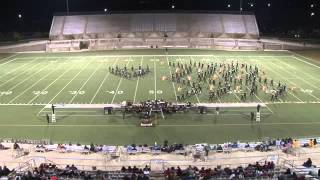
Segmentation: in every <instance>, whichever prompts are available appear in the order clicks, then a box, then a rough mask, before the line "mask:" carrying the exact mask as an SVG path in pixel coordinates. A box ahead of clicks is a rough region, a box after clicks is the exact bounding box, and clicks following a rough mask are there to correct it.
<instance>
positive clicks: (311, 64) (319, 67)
mask: <svg viewBox="0 0 320 180" xmlns="http://www.w3.org/2000/svg"><path fill="white" fill-rule="evenodd" d="M289 52H291V53H292V54H295V55H297V56H300V57H303V58H305V59H308V60H309V61H314V60H312V59H310V58H308V57H305V56H302V55H300V54H297V53H295V52H292V51H289ZM293 57H295V56H293ZM295 59H296V60H298V61H301V62H304V63H306V64H309V65H310V66H313V67H316V68H318V69H320V66H317V65H315V64H313V63H310V62H308V61H304V60H302V59H299V58H295Z"/></svg>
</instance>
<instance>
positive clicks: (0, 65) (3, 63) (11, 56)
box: [0, 54, 18, 66]
mask: <svg viewBox="0 0 320 180" xmlns="http://www.w3.org/2000/svg"><path fill="white" fill-rule="evenodd" d="M17 55H18V54H13V55H11V56H9V57H5V58H2V59H0V61H2V60H4V59H10V58H12V57H15V56H17ZM14 60H17V58H14V59H12V60H10V61H7V62H5V63H1V64H0V66H2V65H5V64H8V63H10V62H12V61H14Z"/></svg>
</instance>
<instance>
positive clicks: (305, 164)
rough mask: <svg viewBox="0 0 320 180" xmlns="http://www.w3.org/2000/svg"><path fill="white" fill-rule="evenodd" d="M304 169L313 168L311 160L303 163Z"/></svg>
mask: <svg viewBox="0 0 320 180" xmlns="http://www.w3.org/2000/svg"><path fill="white" fill-rule="evenodd" d="M303 166H304V167H307V168H310V167H311V166H312V161H311V159H310V158H308V160H307V161H306V162H304V163H303Z"/></svg>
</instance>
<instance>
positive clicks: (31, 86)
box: [9, 64, 57, 104]
mask: <svg viewBox="0 0 320 180" xmlns="http://www.w3.org/2000/svg"><path fill="white" fill-rule="evenodd" d="M49 65H50V64H47V65H46V66H45V67H44V68H42V69H41V70H40V71H38V72H37V73H35V74H38V73H39V72H41V71H43V69H45V68H46V67H48V66H49ZM56 71H57V69H55V70H53V71H51V72H50V73H48V74H46V75H45V76H43V77H41V78H40V79H39V80H37V81H36V82H34V83H33V84H32V85H30V86H29V87H28V88H27V89H25V90H24V91H22V92H21V93H20V94H19V95H17V96H16V97H14V98H13V99H11V100H10V101H9V104H10V103H12V102H13V101H15V100H16V99H17V98H19V97H20V96H22V95H23V94H24V93H26V92H27V91H29V90H30V89H31V88H33V87H34V86H35V85H37V84H38V83H39V82H40V81H42V80H43V79H45V78H46V77H48V76H49V75H51V74H52V73H54V72H56ZM35 74H33V75H35ZM33 75H32V76H33ZM32 76H31V77H32ZM29 78H30V77H29Z"/></svg>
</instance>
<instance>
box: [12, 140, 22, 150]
mask: <svg viewBox="0 0 320 180" xmlns="http://www.w3.org/2000/svg"><path fill="white" fill-rule="evenodd" d="M13 149H14V150H19V149H20V146H19V144H18V143H16V142H15V143H14V144H13Z"/></svg>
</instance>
